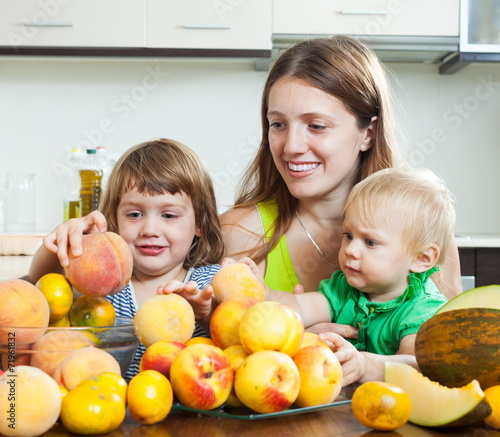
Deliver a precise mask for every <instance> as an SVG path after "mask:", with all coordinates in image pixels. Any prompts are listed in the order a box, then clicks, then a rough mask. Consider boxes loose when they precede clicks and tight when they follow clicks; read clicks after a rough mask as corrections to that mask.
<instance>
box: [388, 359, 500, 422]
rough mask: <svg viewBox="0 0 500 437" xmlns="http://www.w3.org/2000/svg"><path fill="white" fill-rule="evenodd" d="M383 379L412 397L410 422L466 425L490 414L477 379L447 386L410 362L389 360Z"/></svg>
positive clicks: (489, 408)
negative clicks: (452, 386) (423, 373)
mask: <svg viewBox="0 0 500 437" xmlns="http://www.w3.org/2000/svg"><path fill="white" fill-rule="evenodd" d="M384 380H385V381H386V382H388V383H390V384H394V385H397V386H399V387H401V388H402V389H403V390H404V391H405V392H406V393H407V394H408V396H409V397H410V401H411V414H410V419H409V421H410V422H411V423H414V424H415V425H420V426H429V427H452V426H465V425H469V424H472V423H476V422H479V421H481V420H483V419H484V418H486V417H488V416H489V415H490V414H491V407H490V406H489V404H488V403H487V402H486V400H485V395H484V392H483V391H482V390H481V387H480V386H479V383H478V382H477V381H475V380H474V381H472V382H470V383H469V384H467V385H466V386H464V387H460V388H448V387H444V386H442V385H440V384H438V383H437V382H434V381H431V380H430V379H429V378H427V377H425V376H423V375H422V374H421V373H420V372H419V371H418V370H416V369H414V368H413V367H411V366H409V365H408V364H403V363H395V362H386V363H385V369H384Z"/></svg>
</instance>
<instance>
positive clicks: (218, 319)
mask: <svg viewBox="0 0 500 437" xmlns="http://www.w3.org/2000/svg"><path fill="white" fill-rule="evenodd" d="M257 302H258V300H257V299H255V298H253V297H241V298H237V299H229V300H226V301H224V302H222V303H220V304H219V305H218V306H217V308H215V310H214V312H213V313H212V317H211V318H210V337H211V338H212V341H213V342H214V344H215V345H216V346H218V347H220V348H221V349H226V348H228V347H229V346H233V345H235V344H241V341H240V322H241V319H242V317H243V314H244V313H245V311H246V310H247V309H248V308H250V307H251V306H252V305H254V304H256V303H257Z"/></svg>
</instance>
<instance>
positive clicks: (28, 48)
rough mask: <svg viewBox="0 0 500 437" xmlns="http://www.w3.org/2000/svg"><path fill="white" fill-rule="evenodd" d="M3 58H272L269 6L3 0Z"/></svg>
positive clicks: (236, 0) (265, 1)
mask: <svg viewBox="0 0 500 437" xmlns="http://www.w3.org/2000/svg"><path fill="white" fill-rule="evenodd" d="M0 28H1V29H2V32H1V33H0V54H10V55H49V56H50V55H77V56H136V57H137V56H139V57H141V56H142V57H143V56H155V57H156V56H214V57H216V56H239V57H264V56H268V55H269V54H270V50H271V48H272V3H271V2H270V1H269V0H252V1H247V2H245V1H243V0H215V1H213V0H183V1H182V2H179V1H173V0H71V1H70V0H0Z"/></svg>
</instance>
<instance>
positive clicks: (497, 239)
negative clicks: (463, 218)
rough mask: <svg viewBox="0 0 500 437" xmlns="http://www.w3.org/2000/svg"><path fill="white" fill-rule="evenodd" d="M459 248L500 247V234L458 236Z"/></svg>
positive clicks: (456, 239)
mask: <svg viewBox="0 0 500 437" xmlns="http://www.w3.org/2000/svg"><path fill="white" fill-rule="evenodd" d="M455 241H456V242H457V246H458V248H459V249H460V248H466V247H499V248H500V235H499V234H467V235H457V236H456V238H455Z"/></svg>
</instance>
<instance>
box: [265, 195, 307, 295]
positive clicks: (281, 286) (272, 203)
mask: <svg viewBox="0 0 500 437" xmlns="http://www.w3.org/2000/svg"><path fill="white" fill-rule="evenodd" d="M257 209H258V211H259V214H260V218H261V220H262V227H263V230H264V235H265V238H266V241H269V239H270V238H271V236H272V235H273V232H274V226H275V222H276V219H277V218H278V205H277V204H276V200H275V198H274V197H273V198H271V199H269V200H265V201H263V202H259V203H258V204H257ZM264 282H265V283H266V285H267V286H268V287H270V288H273V289H274V290H284V291H289V292H290V293H291V292H293V289H294V287H295V286H296V285H297V284H298V283H299V279H298V278H297V274H296V273H295V269H294V268H293V264H292V259H291V258H290V252H289V251H288V245H287V244H286V238H285V236H284V235H283V236H282V237H281V238H280V240H279V242H278V244H277V245H276V247H274V248H273V250H271V252H269V254H268V255H267V259H266V275H265V277H264Z"/></svg>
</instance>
